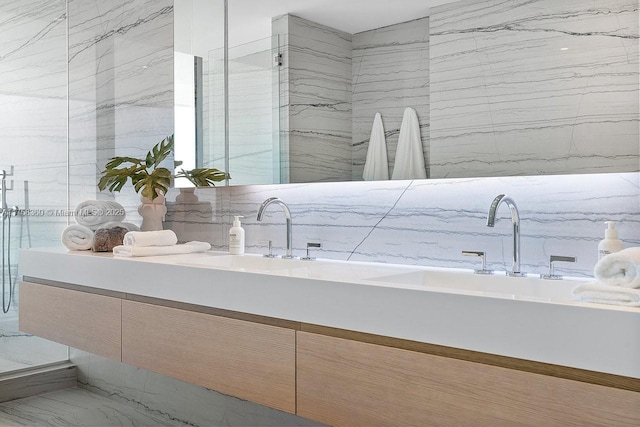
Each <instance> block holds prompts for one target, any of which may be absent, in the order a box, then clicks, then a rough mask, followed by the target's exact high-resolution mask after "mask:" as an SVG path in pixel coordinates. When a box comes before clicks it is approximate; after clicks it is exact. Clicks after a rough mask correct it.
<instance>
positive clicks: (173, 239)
mask: <svg viewBox="0 0 640 427" xmlns="http://www.w3.org/2000/svg"><path fill="white" fill-rule="evenodd" d="M176 243H178V236H176V233H174V232H173V230H160V231H130V232H128V233H127V234H125V235H124V243H123V245H124V246H137V247H144V246H173V245H175V244H176Z"/></svg>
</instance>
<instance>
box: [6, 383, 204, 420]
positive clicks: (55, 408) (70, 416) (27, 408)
mask: <svg viewBox="0 0 640 427" xmlns="http://www.w3.org/2000/svg"><path fill="white" fill-rule="evenodd" d="M0 426H1V427H14V426H15V427H17V426H64V427H67V426H68V427H72V426H83V427H84V426H87V427H89V426H96V427H97V426H100V427H107V426H193V424H184V423H182V422H179V421H177V420H175V419H171V418H170V417H168V416H166V415H162V414H158V413H153V412H152V411H147V410H144V409H138V408H134V407H131V406H129V405H126V404H124V403H120V402H116V401H115V400H112V399H109V398H108V397H104V396H101V395H99V394H96V393H92V392H90V391H87V390H84V389H81V388H69V389H65V390H60V391H54V392H50V393H45V394H40V395H38V396H33V397H28V398H26V399H19V400H13V401H11V402H5V403H0Z"/></svg>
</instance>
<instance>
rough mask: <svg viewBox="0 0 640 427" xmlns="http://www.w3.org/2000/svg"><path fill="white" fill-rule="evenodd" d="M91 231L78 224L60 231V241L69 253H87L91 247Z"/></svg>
mask: <svg viewBox="0 0 640 427" xmlns="http://www.w3.org/2000/svg"><path fill="white" fill-rule="evenodd" d="M93 235H94V233H93V230H91V229H90V228H89V227H85V226H84V225H80V224H73V225H70V226H68V227H67V228H65V229H64V230H63V231H62V235H61V236H60V240H61V241H62V244H63V245H64V246H65V247H66V248H67V249H69V250H70V251H88V250H90V249H91V248H92V247H93Z"/></svg>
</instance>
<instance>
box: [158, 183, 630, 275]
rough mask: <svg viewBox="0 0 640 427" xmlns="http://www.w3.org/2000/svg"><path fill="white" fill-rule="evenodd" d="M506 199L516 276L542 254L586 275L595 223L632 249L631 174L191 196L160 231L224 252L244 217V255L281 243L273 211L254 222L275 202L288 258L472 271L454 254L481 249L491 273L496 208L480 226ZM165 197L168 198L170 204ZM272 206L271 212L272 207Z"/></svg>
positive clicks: (503, 224) (540, 264) (506, 256)
mask: <svg viewBox="0 0 640 427" xmlns="http://www.w3.org/2000/svg"><path fill="white" fill-rule="evenodd" d="M501 193H506V194H508V195H510V196H511V197H512V198H513V199H515V201H516V203H517V204H518V208H519V211H520V217H521V243H522V253H521V256H522V269H523V271H525V272H529V273H544V272H546V270H547V264H548V260H549V256H550V255H568V256H576V257H577V258H578V260H577V262H576V263H575V264H564V265H562V264H559V265H558V266H557V269H558V272H559V273H560V274H565V275H568V276H590V275H591V274H592V271H593V266H594V265H595V263H596V262H597V245H598V242H599V241H600V240H601V239H602V238H603V236H604V228H605V225H604V221H606V220H613V221H616V222H617V223H618V229H619V233H620V238H621V239H622V240H623V241H624V242H625V243H626V245H627V246H639V245H640V173H637V172H635V173H620V174H586V175H557V176H537V177H533V176H532V177H501V178H464V179H447V180H420V181H391V182H373V183H367V182H351V183H321V184H290V185H278V186H269V185H266V186H240V187H227V188H217V189H198V190H197V191H196V194H197V195H198V197H199V200H200V201H199V202H198V203H195V204H183V203H176V202H171V201H170V202H169V214H168V215H167V222H166V225H165V228H171V229H173V230H175V231H176V232H177V233H178V235H179V238H180V240H182V241H187V240H205V241H208V242H210V243H211V244H212V245H213V247H214V249H217V250H227V244H228V238H227V234H228V230H229V228H230V227H231V219H232V215H244V217H245V218H244V220H243V226H244V228H245V230H246V246H247V248H246V249H247V252H249V253H263V252H265V250H266V249H265V244H264V241H265V240H272V241H273V245H274V250H275V251H276V253H282V252H283V251H284V249H283V248H284V246H285V228H284V216H283V214H282V212H281V211H280V209H279V208H277V207H273V208H270V209H269V211H267V213H266V215H265V218H264V220H263V222H262V223H258V222H257V221H256V215H257V211H258V207H259V206H260V204H261V203H262V202H263V201H264V200H265V199H266V198H268V197H273V196H277V197H280V198H281V199H282V200H284V201H285V202H286V203H287V204H288V205H289V207H290V209H291V213H292V217H293V252H294V255H297V256H301V255H303V254H304V250H305V248H306V243H307V242H318V243H321V244H322V248H321V249H316V250H314V253H315V254H316V256H318V257H321V258H330V259H341V260H355V261H375V262H385V263H399V264H411V265H425V266H437V267H453V268H474V267H476V266H477V262H478V260H477V259H471V258H468V257H463V256H461V252H462V251H463V250H476V251H484V252H486V253H487V263H488V265H489V267H490V268H493V269H495V270H498V271H505V270H509V269H510V268H511V258H512V243H511V242H512V227H511V220H510V216H509V210H508V209H507V208H506V207H505V206H502V207H501V208H500V209H499V212H498V219H497V220H496V224H495V227H494V228H489V227H487V226H486V216H487V211H488V209H489V205H490V204H491V201H492V200H493V198H494V197H495V196H496V195H498V194H501ZM176 194H177V190H172V193H171V194H170V195H169V198H168V199H169V200H173V199H175V197H176ZM272 209H273V210H272Z"/></svg>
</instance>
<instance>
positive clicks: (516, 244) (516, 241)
mask: <svg viewBox="0 0 640 427" xmlns="http://www.w3.org/2000/svg"><path fill="white" fill-rule="evenodd" d="M502 203H505V204H506V205H507V206H508V207H509V210H510V211H511V223H512V224H513V266H512V268H511V271H510V272H507V275H509V276H511V277H523V276H526V274H525V273H523V272H521V271H520V213H519V212H518V206H516V202H514V201H513V199H512V198H511V197H509V196H506V195H504V194H500V195H498V196H497V197H496V198H495V199H493V202H491V206H490V207H489V214H488V215H487V227H493V225H494V223H495V220H496V211H497V210H498V207H500V205H501V204H502Z"/></svg>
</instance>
